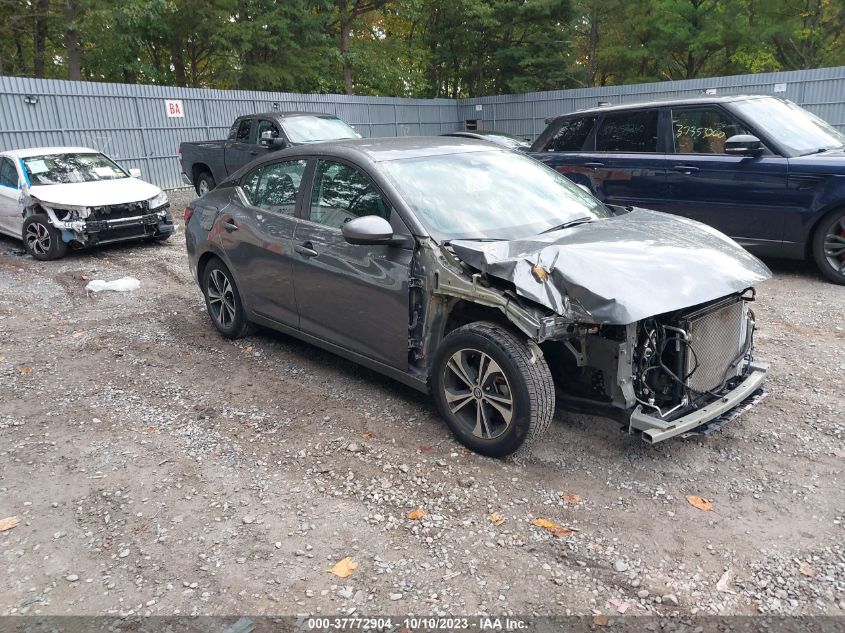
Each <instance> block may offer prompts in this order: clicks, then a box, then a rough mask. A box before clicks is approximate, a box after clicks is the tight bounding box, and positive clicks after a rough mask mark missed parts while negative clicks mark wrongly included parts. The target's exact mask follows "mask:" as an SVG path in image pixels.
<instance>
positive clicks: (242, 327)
mask: <svg viewBox="0 0 845 633" xmlns="http://www.w3.org/2000/svg"><path fill="white" fill-rule="evenodd" d="M202 292H203V294H204V295H205V308H206V310H208V315H209V316H210V317H211V320H212V322H213V323H214V327H216V328H217V330H218V331H219V332H220V333H221V334H222V335H223V336H225V337H226V338H241V337H243V336H246V335H247V334H249V333H250V332H251V331H252V324H251V323H250V322H249V321H248V320H247V318H246V313H245V312H244V306H243V303H242V302H241V295H240V293H239V292H238V287H237V286H236V285H235V280H234V278H233V277H232V273H231V272H229V269H228V268H226V265H225V264H224V263H223V262H222V261H220V260H219V259H213V260H212V261H210V262H209V263H208V265H207V266H206V267H205V270H204V271H203V274H202Z"/></svg>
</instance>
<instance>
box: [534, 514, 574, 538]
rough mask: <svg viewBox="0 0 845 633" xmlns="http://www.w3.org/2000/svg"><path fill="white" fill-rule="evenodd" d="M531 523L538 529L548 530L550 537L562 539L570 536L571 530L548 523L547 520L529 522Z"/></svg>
mask: <svg viewBox="0 0 845 633" xmlns="http://www.w3.org/2000/svg"><path fill="white" fill-rule="evenodd" d="M531 523H532V524H533V525H536V526H537V527H539V528H543V529H544V530H548V531H549V533H550V534H551V535H552V536H556V537H558V538H563V537H565V536H569V535H570V534H572V530H570V529H569V528H565V527H561V526H559V525H558V524H557V523H554V522H552V521H549V520H548V519H540V518H537V519H534V520H533V521H531Z"/></svg>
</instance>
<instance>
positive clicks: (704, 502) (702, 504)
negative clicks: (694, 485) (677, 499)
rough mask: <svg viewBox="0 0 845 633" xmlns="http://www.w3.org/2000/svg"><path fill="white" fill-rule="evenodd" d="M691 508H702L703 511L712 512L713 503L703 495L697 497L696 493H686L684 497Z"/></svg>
mask: <svg viewBox="0 0 845 633" xmlns="http://www.w3.org/2000/svg"><path fill="white" fill-rule="evenodd" d="M684 498H685V499H686V500H687V503H689V504H690V505H691V506H692V507H693V508H698V509H699V510H704V511H705V512H712V511H713V504H712V503H710V500H709V499H705V498H704V497H698V496H696V495H687V496H686V497H684Z"/></svg>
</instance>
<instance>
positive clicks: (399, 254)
mask: <svg viewBox="0 0 845 633" xmlns="http://www.w3.org/2000/svg"><path fill="white" fill-rule="evenodd" d="M311 183H312V186H311V194H310V204H308V205H307V209H306V215H305V216H304V218H303V221H302V222H300V223H299V224H298V225H297V227H296V233H295V235H294V250H295V252H296V254H295V256H294V285H295V290H296V300H297V305H298V307H299V315H300V328H301V329H302V331H303V332H305V333H307V334H311V335H313V336H316V337H318V338H321V339H323V340H325V341H328V342H330V343H334V344H335V345H339V346H341V347H344V348H346V349H348V350H352V351H354V352H357V353H359V354H362V355H364V356H367V357H369V358H372V359H374V360H377V361H380V362H382V363H385V364H387V365H389V366H391V367H395V368H399V369H407V366H408V322H409V321H408V310H409V308H408V277H409V270H410V264H411V257H412V255H413V250H412V249H410V248H401V247H397V246H381V245H380V246H355V245H352V244H349V243H348V242H346V240H344V239H343V235H342V234H341V228H342V227H343V225H344V223H345V222H347V221H349V220H351V219H353V218H356V217H360V216H364V215H379V216H381V217H383V218H386V219H388V220H389V221H390V222H391V224H393V226H394V230H395V231H396V233H406V234H407V229H405V228H404V224H402V220H401V219H400V218H399V217H398V215H397V214H396V211H395V210H392V209H391V205H390V204H389V202H388V200H387V199H386V197H385V196H383V195H382V193H381V192H380V191H379V189H378V188H377V187H376V186H375V184H374V183H373V182H372V180H371V179H370V178H369V177H368V176H367V175H366V174H365V173H364V172H363V171H362V170H360V169H359V168H357V167H354V166H352V165H349V164H346V163H343V162H337V161H332V160H320V161H318V163H317V166H316V169H315V174H314V177H313V179H312V180H311Z"/></svg>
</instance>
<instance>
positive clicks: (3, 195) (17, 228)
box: [0, 156, 23, 238]
mask: <svg viewBox="0 0 845 633" xmlns="http://www.w3.org/2000/svg"><path fill="white" fill-rule="evenodd" d="M22 193H23V192H22V191H21V188H20V178H19V176H18V170H17V167H16V166H15V163H14V161H13V160H12V159H11V158H9V157H7V156H0V233H5V234H6V235H12V236H14V237H17V238H20V237H21V229H22V228H23V217H22V216H21V210H22V209H21V199H22V197H21V196H22Z"/></svg>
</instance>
